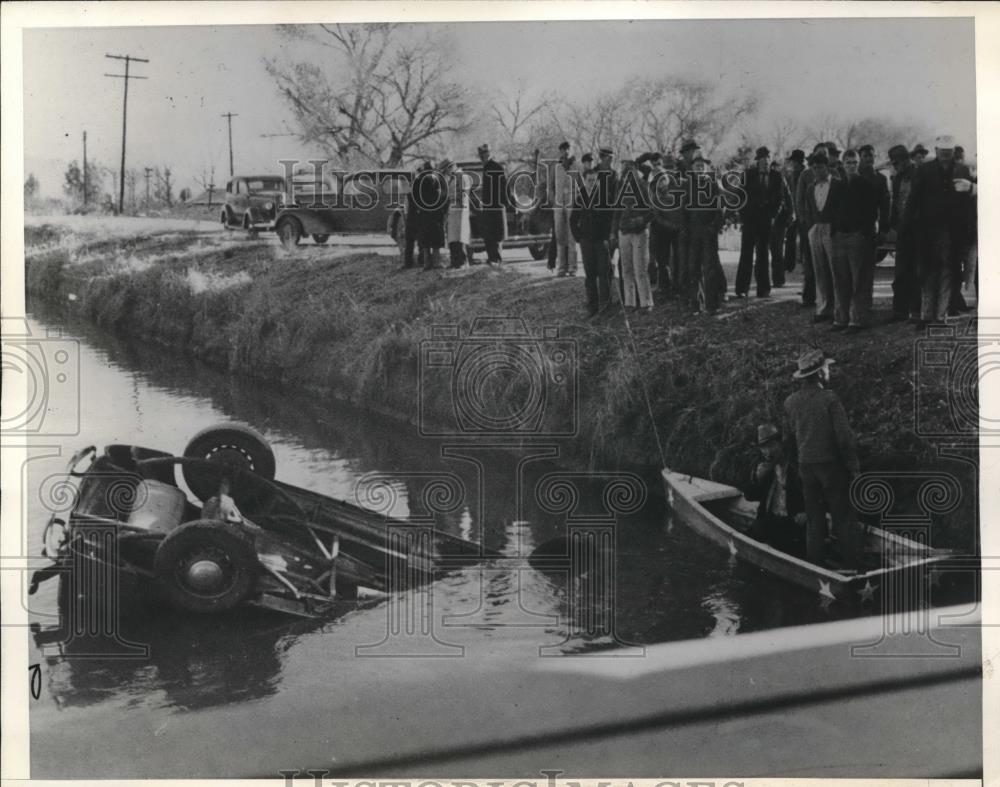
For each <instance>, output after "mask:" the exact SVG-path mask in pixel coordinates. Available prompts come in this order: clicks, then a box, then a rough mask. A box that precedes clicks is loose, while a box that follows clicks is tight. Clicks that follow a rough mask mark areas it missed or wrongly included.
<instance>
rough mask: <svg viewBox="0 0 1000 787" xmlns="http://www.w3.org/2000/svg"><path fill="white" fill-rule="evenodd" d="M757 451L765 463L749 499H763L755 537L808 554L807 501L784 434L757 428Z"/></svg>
mask: <svg viewBox="0 0 1000 787" xmlns="http://www.w3.org/2000/svg"><path fill="white" fill-rule="evenodd" d="M757 449H758V450H759V451H760V453H761V456H762V461H760V462H758V463H757V464H756V467H755V468H754V472H753V478H752V479H751V482H750V484H749V486H747V487H746V488H745V489H744V490H743V496H744V497H745V498H746V499H747V500H759V501H760V505H759V506H758V507H757V518H756V520H754V525H753V528H752V530H751V535H752V536H753V537H754V538H757V539H759V540H760V541H764V542H765V543H767V544H770V545H771V546H773V547H776V548H777V549H780V550H782V551H783V552H788V553H791V554H795V555H800V556H801V555H803V554H805V524H806V513H805V501H804V499H803V497H802V482H801V481H800V480H799V472H798V468H797V467H796V466H795V463H794V462H791V461H789V457H788V452H787V451H786V450H785V446H784V443H783V441H782V438H781V432H780V431H779V429H778V427H777V426H775V425H774V424H761V425H760V426H758V427H757Z"/></svg>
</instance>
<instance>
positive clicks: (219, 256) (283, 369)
mask: <svg viewBox="0 0 1000 787" xmlns="http://www.w3.org/2000/svg"><path fill="white" fill-rule="evenodd" d="M302 251H303V252H305V251H306V250H302ZM308 251H309V253H298V254H295V255H286V254H285V253H284V252H282V251H281V250H280V248H278V247H276V246H274V245H271V244H266V243H249V242H245V241H235V240H233V239H231V238H230V239H226V236H224V235H222V234H221V233H220V234H218V235H217V236H212V235H206V234H197V233H184V232H173V233H171V234H166V235H164V234H148V235H142V236H140V237H131V238H127V239H123V238H104V239H94V238H87V237H81V236H79V235H76V234H67V233H66V232H65V231H63V230H60V229H59V228H55V227H50V226H36V227H30V228H28V229H27V230H26V266H27V270H26V283H27V289H28V293H29V295H30V296H32V297H36V298H41V299H44V300H45V301H47V302H49V303H51V304H56V305H58V306H59V308H60V309H62V310H64V311H66V312H67V313H73V314H75V315H77V316H80V317H82V318H84V319H87V320H89V321H92V322H94V323H96V324H98V325H100V326H102V327H104V328H107V329H110V330H112V331H115V332H117V333H122V334H129V335H133V336H137V337H141V338H143V339H147V340H152V341H154V342H157V343H160V344H162V345H165V346H168V347H171V348H174V349H176V350H178V351H183V352H187V353H191V354H192V355H195V356H197V357H198V358H200V359H202V360H204V361H206V362H208V363H210V364H212V365H214V366H217V367H219V368H221V369H224V370H227V371H229V372H232V373H235V374H240V375H245V376H248V377H257V378H266V379H269V380H273V381H277V382H280V383H282V384H284V385H288V386H294V387H296V388H306V389H309V390H314V391H316V392H318V393H321V394H323V395H327V396H330V395H334V396H339V397H343V398H347V399H350V400H351V401H353V402H355V403H357V404H359V405H361V406H364V407H368V408H371V409H375V410H378V411H380V412H383V413H389V414H393V415H396V416H398V417H400V418H404V419H406V420H408V421H411V422H414V423H415V422H416V421H417V419H418V417H424V418H426V419H427V422H431V421H433V422H436V423H439V424H451V423H454V422H455V420H456V415H455V409H454V406H453V404H454V401H455V390H456V389H455V388H454V382H453V381H454V379H455V375H454V373H452V372H450V371H449V370H448V369H447V368H445V369H444V370H442V369H441V368H437V369H436V370H435V371H434V372H433V373H430V374H427V373H426V369H427V367H426V365H425V366H424V367H423V368H424V371H425V374H424V375H423V377H424V379H423V380H421V374H420V373H421V368H422V367H421V363H420V353H421V346H422V344H421V343H422V342H424V341H425V340H427V339H428V338H430V337H431V332H432V328H433V327H434V326H441V325H457V326H458V327H459V332H458V335H459V336H466V335H467V333H468V331H469V329H470V327H471V326H472V324H473V323H474V321H475V320H476V319H477V318H480V317H484V316H496V315H506V316H514V317H518V318H521V319H523V320H524V322H525V323H526V325H527V326H528V328H529V329H530V330H531V331H532V333H535V334H536V335H537V334H540V333H541V332H542V329H543V328H544V327H545V326H552V327H555V328H557V329H558V334H559V339H560V340H562V341H565V340H569V341H570V342H571V343H572V346H573V347H575V353H576V356H577V364H578V376H577V380H578V389H577V391H576V392H575V397H576V401H577V405H578V420H577V427H578V431H577V435H576V437H575V438H573V439H571V440H568V441H566V442H565V443H564V449H565V450H564V454H568V455H570V456H571V457H572V459H573V461H575V462H576V463H577V464H578V465H579V466H581V467H601V468H603V469H607V468H614V467H630V468H634V467H644V468H646V469H652V468H656V467H659V466H660V465H661V463H662V461H663V460H664V459H665V460H666V462H667V463H668V464H669V465H670V466H672V467H674V468H676V469H680V470H682V471H684V472H689V473H692V474H695V475H702V476H709V475H712V476H714V477H716V478H720V479H722V480H726V481H730V482H734V481H737V480H738V478H741V477H742V474H743V473H744V472H745V469H746V467H747V463H748V461H749V459H750V456H751V454H752V452H751V451H750V450H749V449H748V447H747V446H748V445H749V444H750V442H751V441H752V439H753V436H754V430H755V427H756V425H757V424H758V423H761V422H764V421H774V422H780V416H781V404H782V402H783V400H784V398H785V397H786V396H787V395H788V394H789V393H791V392H792V390H794V386H795V383H794V382H793V381H792V379H791V372H792V370H793V362H794V359H795V357H796V356H797V355H798V353H799V352H801V351H802V350H803V349H805V348H806V347H808V346H822V347H823V348H824V349H825V350H826V351H827V352H828V353H829V354H831V355H832V356H833V357H835V358H837V360H838V364H837V366H836V367H835V376H834V387H835V389H836V390H837V392H838V394H839V395H840V397H841V398H842V400H843V401H844V404H845V407H846V408H847V412H848V415H849V417H850V419H851V422H852V424H853V425H854V428H855V430H856V431H857V433H858V435H859V437H860V442H861V453H862V466H863V469H866V470H894V471H900V470H903V471H929V470H935V471H944V472H948V473H951V474H953V475H955V476H956V477H957V478H958V480H959V482H960V483H961V485H962V487H961V488H962V489H963V490H964V491H965V495H964V498H963V500H962V501H961V503H960V506H959V509H958V510H957V511H956V512H955V513H954V514H952V515H951V516H948V517H946V518H945V519H946V520H947V523H946V524H943V525H942V526H941V527H939V528H937V535H936V537H935V541H938V542H943V543H949V542H951V543H961V542H964V537H963V536H962V534H963V533H966V534H967V533H970V532H972V528H973V525H974V523H975V510H976V500H975V495H974V490H975V488H976V487H975V483H976V481H975V475H974V472H973V470H972V467H973V466H972V465H971V464H969V463H965V462H962V461H959V460H952V459H942V458H940V457H939V456H938V454H937V452H936V450H935V446H934V445H933V444H932V443H930V442H928V441H927V440H925V439H924V438H922V437H920V436H919V434H921V433H926V429H927V428H928V427H935V426H936V427H938V429H939V430H940V429H946V428H948V427H949V425H950V424H951V423H952V422H953V420H954V406H953V404H954V403H953V402H950V400H949V392H948V386H947V384H946V383H947V380H945V379H944V378H943V377H942V376H941V375H940V374H938V375H937V376H934V377H933V378H932V377H931V375H928V374H927V373H926V370H923V369H920V368H916V367H915V342H916V337H915V335H914V332H913V329H912V327H911V326H909V325H906V324H905V323H903V324H897V325H889V326H886V325H880V326H879V327H877V328H876V329H875V330H872V331H869V332H867V333H866V334H863V335H860V336H853V337H846V336H843V335H836V334H830V333H828V332H827V331H826V330H825V326H821V327H820V329H815V328H814V327H813V325H812V323H811V320H810V319H809V315H808V314H807V313H806V312H807V310H803V309H801V308H800V307H799V306H798V305H797V304H795V303H792V302H781V303H774V304H771V305H767V306H763V307H757V308H745V309H739V310H737V311H735V312H734V313H730V314H727V316H726V317H725V318H724V319H715V318H710V317H705V316H697V317H695V316H692V315H690V314H687V313H682V312H681V311H680V310H679V309H678V307H676V306H675V305H672V304H671V305H669V306H658V307H656V309H655V310H654V312H653V313H652V314H650V315H640V316H632V318H631V320H630V326H631V330H629V329H628V328H627V327H626V323H625V320H624V317H623V315H622V314H621V313H620V312H617V313H613V314H609V315H604V316H601V317H599V318H596V319H595V320H588V319H587V318H586V312H585V309H584V306H583V301H584V295H583V281H582V279H581V278H575V279H574V278H567V279H546V278H538V277H533V276H526V275H523V274H520V273H518V272H517V270H516V269H514V268H509V269H504V270H502V271H499V272H498V271H493V270H490V269H487V268H485V267H483V268H473V269H472V271H471V272H470V273H469V274H468V275H464V276H461V277H455V278H449V277H440V276H438V275H436V274H429V273H421V272H417V271H403V270H401V269H399V267H398V265H397V263H396V261H395V260H394V259H392V258H387V257H380V256H376V255H373V254H357V255H352V256H334V255H332V254H330V253H329V252H327V251H325V250H321V249H315V250H312V249H310V250H308ZM877 317H878V320H877V322H883V321H884V317H885V314H884V313H880V314H878V315H877ZM460 341H461V340H458V342H460ZM425 346H426V345H425ZM455 346H456V347H457V346H459V345H458V343H457V342H456V343H455ZM466 349H468V345H466ZM532 352H533V351H532ZM543 355H544V353H543ZM532 357H534V356H532ZM447 363H448V362H446V364H447ZM450 363H452V364H453V365H454V360H452V361H450ZM560 368H565V362H563V366H562V367H559V366H558V363H557V364H556V365H554V366H549V367H547V376H546V383H545V386H544V388H545V390H544V391H543V392H542V395H544V396H547V397H549V398H548V400H547V404H548V405H549V406H548V407H547V409H546V408H543V409H544V410H545V420H544V421H543V422H542V423H541V424H539V425H538V428H539V430H540V431H546V429H551V428H557V429H561V428H562V427H564V426H565V415H566V408H565V407H564V406H551V405H552V403H553V402H556V403H558V402H563V403H565V401H566V394H565V392H566V391H567V390H568V389H567V388H566V385H567V383H565V382H562V381H560V379H559V374H558V373H559V371H560ZM470 379H471V378H470ZM481 382H482V385H481V386H479V388H477V391H478V392H479V394H481V395H482V396H484V397H485V398H486V401H485V402H481V403H480V404H481V409H482V410H483V411H485V412H500V411H502V410H503V409H504V408H505V407H507V406H509V403H510V402H527V401H529V400H531V397H532V395H533V394H532V392H530V391H526V390H524V389H521V388H518V386H519V385H523V382H524V380H523V377H519V376H518V375H510V376H505V375H504V374H503V373H502V370H501V372H498V373H497V374H492V375H489V374H486V375H484V377H483V379H482V381H481ZM474 384H476V385H478V383H474ZM921 384H922V386H923V387H921V394H922V395H921V397H920V408H919V412H915V406H914V403H915V401H916V397H915V392H916V390H917V388H918V387H919V386H921ZM536 393H537V392H536ZM505 403H506V404H505ZM918 424H922V425H923V429H921V428H918ZM952 428H953V427H952ZM657 437H658V438H659V441H658V440H657ZM658 442H659V445H658ZM661 447H662V454H661ZM661 456H662V457H663V458H661ZM894 483H895V482H894ZM904 487H905V484H904ZM909 491H910V493H912V492H913V491H915V490H913V489H910V490H909ZM899 494H900V491H899V490H897V496H899ZM906 497H907V492H906V490H905V489H904V490H903V495H902V498H900V500H901V501H902V502H901V503H900V504H901V505H906V502H905V498H906ZM963 545H964V544H963Z"/></svg>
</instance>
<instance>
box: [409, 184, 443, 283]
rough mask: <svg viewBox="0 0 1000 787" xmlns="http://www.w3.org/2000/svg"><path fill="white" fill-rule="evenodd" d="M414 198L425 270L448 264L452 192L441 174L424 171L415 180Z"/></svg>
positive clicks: (418, 238)
mask: <svg viewBox="0 0 1000 787" xmlns="http://www.w3.org/2000/svg"><path fill="white" fill-rule="evenodd" d="M412 194H413V199H414V202H415V205H416V212H417V245H418V246H419V247H420V253H421V254H422V255H423V258H424V268H423V269H424V270H425V271H429V270H435V269H437V268H442V267H444V266H443V265H442V264H441V247H442V246H444V243H445V238H444V224H445V221H446V219H447V217H448V192H447V189H446V185H445V182H444V178H443V177H442V176H441V173H439V172H437V171H436V170H434V169H425V170H422V171H421V172H420V173H419V174H418V175H417V177H416V178H415V179H414V181H413V189H412Z"/></svg>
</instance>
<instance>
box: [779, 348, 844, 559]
mask: <svg viewBox="0 0 1000 787" xmlns="http://www.w3.org/2000/svg"><path fill="white" fill-rule="evenodd" d="M832 363H833V359H832V358H828V357H827V356H826V354H825V353H824V352H823V351H822V350H809V351H807V352H805V353H803V354H802V355H801V356H800V357H799V360H798V368H797V369H796V371H795V373H794V374H793V375H792V376H793V377H794V378H795V379H796V380H798V381H799V389H798V390H797V391H795V392H794V393H793V394H791V395H790V396H789V397H788V398H787V399H785V405H784V411H785V418H786V420H787V423H788V428H787V429H786V433H787V434H788V435H789V436H790V437H791V438H792V439H793V440H794V445H795V451H796V455H797V457H798V464H799V476H800V478H801V479H802V496H803V501H804V504H805V510H806V520H807V527H806V558H807V559H808V560H809V562H811V563H816V564H819V563H820V562H821V560H822V558H823V545H824V541H825V539H826V535H827V533H826V514H827V512H829V513H830V517H831V519H832V520H833V532H834V534H835V535H836V537H837V540H838V542H839V545H840V558H841V560H842V561H843V562H844V563H845V564H846V567H848V568H856V569H860V567H861V560H862V555H863V548H864V545H863V543H862V533H861V531H860V529H859V527H858V521H857V517H856V516H855V513H854V508H853V507H852V506H851V496H850V489H851V482H852V481H853V480H854V478H855V477H856V476H857V475H858V473H859V472H860V463H859V461H858V453H857V447H856V443H855V438H854V431H853V430H852V429H851V425H850V423H848V421H847V413H846V412H845V410H844V405H843V404H841V402H840V399H839V398H838V397H837V395H836V394H835V393H834V392H833V391H830V390H828V389H827V388H826V387H825V386H826V385H828V384H829V380H830V364H832Z"/></svg>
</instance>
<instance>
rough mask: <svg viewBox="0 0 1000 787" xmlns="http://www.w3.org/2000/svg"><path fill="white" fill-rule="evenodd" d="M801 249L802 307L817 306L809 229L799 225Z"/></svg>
mask: <svg viewBox="0 0 1000 787" xmlns="http://www.w3.org/2000/svg"><path fill="white" fill-rule="evenodd" d="M797 229H798V232H799V248H800V249H801V250H802V305H803V306H815V305H816V273H815V272H814V271H813V257H812V245H811V244H810V242H809V229H810V228H809V227H806V226H805V225H804V224H802V223H801V222H799V223H798V227H797Z"/></svg>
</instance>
